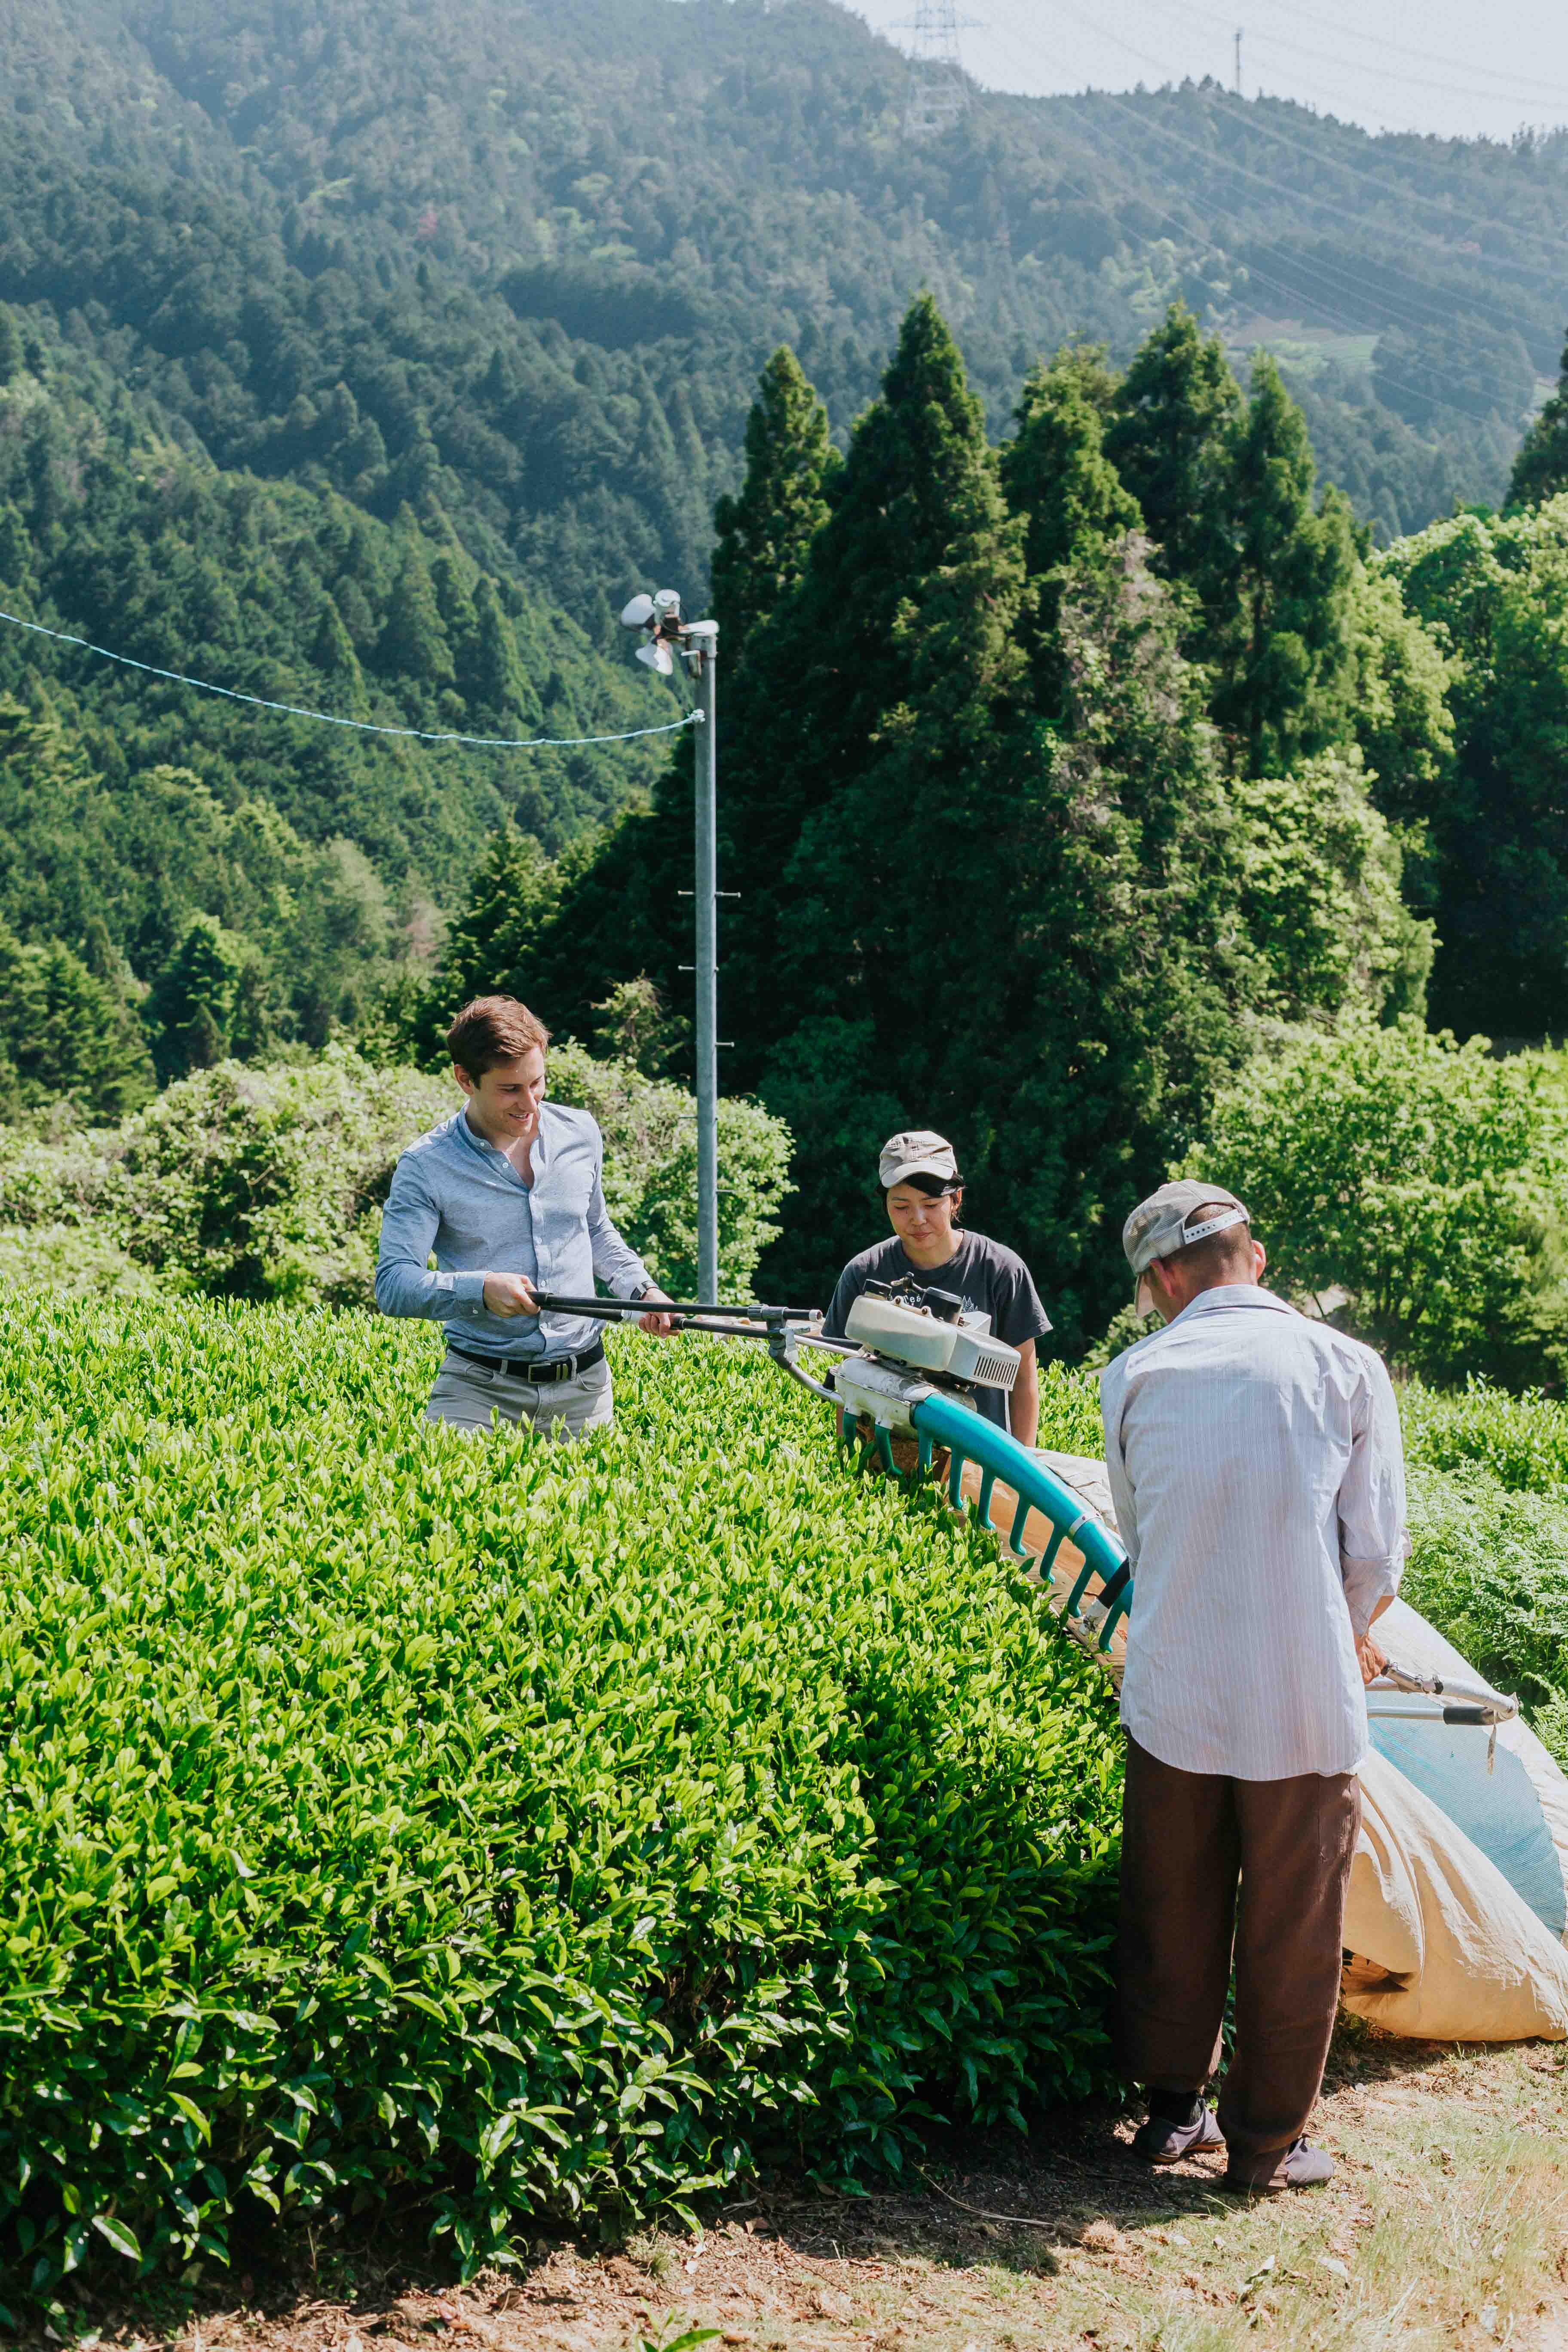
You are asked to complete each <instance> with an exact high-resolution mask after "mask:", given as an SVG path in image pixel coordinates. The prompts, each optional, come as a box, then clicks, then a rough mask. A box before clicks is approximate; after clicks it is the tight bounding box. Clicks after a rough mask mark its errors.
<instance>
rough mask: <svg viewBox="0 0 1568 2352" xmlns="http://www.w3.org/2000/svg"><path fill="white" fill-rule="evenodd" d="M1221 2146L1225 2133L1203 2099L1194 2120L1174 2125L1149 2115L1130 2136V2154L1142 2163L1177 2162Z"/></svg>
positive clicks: (1161, 2118)
mask: <svg viewBox="0 0 1568 2352" xmlns="http://www.w3.org/2000/svg"><path fill="white" fill-rule="evenodd" d="M1224 2146H1225V2134H1224V2133H1223V2132H1222V2131H1221V2129H1220V2127H1219V2126H1218V2124H1217V2123H1216V2122H1215V2112H1214V2109H1213V2108H1212V2107H1211V2106H1209V2105H1207V2104H1206V2102H1205V2105H1203V2106H1201V2107H1200V2108H1199V2110H1198V2113H1197V2117H1196V2119H1195V2121H1194V2122H1193V2123H1190V2124H1173V2123H1171V2122H1169V2121H1168V2120H1167V2119H1166V2117H1165V2116H1150V2118H1149V2120H1148V2122H1147V2123H1146V2124H1140V2125H1139V2126H1138V2128H1137V2130H1136V2131H1135V2132H1134V2133H1133V2135H1132V2153H1133V2155H1134V2156H1141V2157H1142V2159H1143V2161H1144V2163H1145V2164H1180V2162H1181V2160H1182V2158H1183V2157H1184V2156H1200V2155H1201V2154H1202V2153H1203V2151H1204V2150H1205V2148H1210V2147H1224Z"/></svg>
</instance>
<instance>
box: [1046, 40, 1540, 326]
mask: <svg viewBox="0 0 1568 2352" xmlns="http://www.w3.org/2000/svg"><path fill="white" fill-rule="evenodd" d="M1184 5H1186V6H1188V8H1189V9H1193V12H1194V13H1195V14H1196V15H1198V16H1210V11H1209V10H1207V9H1205V8H1201V7H1198V8H1195V9H1194V0H1184ZM1064 13H1065V14H1067V15H1068V16H1073V18H1074V21H1075V22H1076V23H1078V24H1079V25H1080V26H1083V28H1084V29H1085V31H1089V32H1093V33H1095V34H1096V35H1098V36H1099V37H1100V38H1102V39H1104V40H1108V41H1110V43H1111V45H1112V46H1113V47H1116V48H1119V49H1121V51H1122V52H1123V53H1124V55H1126V56H1127V57H1130V58H1136V59H1137V61H1138V63H1139V64H1140V65H1144V66H1151V67H1152V68H1153V70H1154V71H1155V72H1156V73H1158V74H1163V75H1164V76H1165V77H1166V79H1167V81H1171V80H1173V79H1174V77H1173V76H1172V74H1171V72H1170V68H1168V67H1167V66H1166V65H1164V64H1163V62H1162V61H1161V59H1160V58H1156V57H1153V56H1152V55H1151V54H1150V52H1149V51H1148V50H1147V49H1141V48H1139V47H1136V45H1135V44H1134V43H1133V42H1131V41H1124V40H1123V39H1122V38H1121V35H1120V34H1119V33H1112V32H1110V31H1108V30H1106V29H1105V28H1104V27H1103V26H1098V25H1094V24H1093V23H1091V21H1090V19H1089V18H1088V17H1086V16H1079V15H1078V13H1077V11H1076V10H1073V9H1070V8H1068V9H1067V10H1065V12H1064ZM1211 21H1212V22H1214V23H1215V24H1218V23H1220V22H1221V21H1222V19H1220V18H1219V17H1217V16H1215V17H1211ZM1194 93H1195V94H1196V95H1198V96H1199V97H1200V99H1203V102H1204V103H1205V106H1206V104H1207V100H1206V99H1204V98H1203V93H1202V92H1201V90H1197V89H1196V86H1195V85H1194ZM1098 95H1100V96H1104V97H1109V96H1110V92H1109V91H1103V92H1100V93H1098ZM1249 127H1258V128H1261V127H1262V126H1261V125H1257V124H1256V123H1255V124H1253V125H1250V126H1249ZM1168 135H1173V134H1168ZM1270 135H1272V136H1273V137H1275V138H1277V139H1279V140H1280V141H1281V142H1282V143H1284V144H1286V145H1292V144H1293V145H1296V146H1300V144H1301V142H1300V141H1299V140H1297V141H1294V142H1292V141H1287V140H1285V138H1284V134H1283V132H1279V131H1274V132H1272V133H1271V134H1270ZM1194 152H1196V153H1198V154H1200V155H1202V154H1204V152H1205V151H1204V150H1203V149H1202V148H1197V149H1195V151H1194ZM1302 152H1305V153H1308V154H1310V155H1311V157H1312V160H1313V161H1314V162H1316V163H1323V162H1324V161H1325V160H1327V161H1329V162H1331V163H1332V164H1333V167H1334V168H1335V169H1336V170H1339V171H1343V172H1350V173H1354V174H1355V176H1356V177H1357V178H1358V179H1364V180H1367V181H1368V182H1370V183H1371V184H1372V185H1373V186H1374V187H1376V188H1379V189H1380V190H1381V191H1382V193H1383V194H1384V195H1385V196H1397V195H1399V194H1402V193H1403V192H1402V191H1400V190H1397V189H1394V188H1390V187H1389V185H1388V184H1387V182H1386V181H1384V180H1383V179H1381V178H1380V177H1379V175H1378V174H1377V173H1374V172H1363V170H1362V169H1361V167H1360V166H1359V165H1358V164H1354V163H1342V162H1341V161H1340V160H1339V159H1338V158H1337V157H1327V158H1325V156H1323V155H1321V154H1319V153H1318V152H1316V151H1315V150H1312V149H1303V151H1302ZM1207 160H1209V161H1210V162H1218V161H1220V160H1221V159H1220V158H1218V157H1209V158H1208V159H1207ZM1227 168H1229V169H1230V170H1232V171H1237V172H1244V173H1247V177H1248V178H1249V179H1254V180H1257V181H1258V184H1259V185H1260V186H1263V187H1267V188H1272V189H1273V191H1274V193H1275V194H1276V195H1282V196H1288V197H1289V198H1290V199H1291V200H1292V201H1293V202H1295V203H1303V202H1304V203H1307V204H1316V205H1320V207H1321V208H1322V209H1330V210H1331V209H1332V207H1331V206H1330V207H1323V206H1322V205H1321V198H1318V197H1314V196H1310V195H1307V194H1306V193H1305V191H1304V190H1301V189H1298V188H1288V187H1285V186H1284V185H1283V184H1281V183H1280V182H1279V181H1277V180H1269V179H1268V178H1266V177H1264V175H1263V174H1261V173H1256V172H1250V171H1248V170H1247V165H1245V164H1242V163H1232V164H1229V165H1228V167H1227ZM1405 201H1406V202H1409V201H1411V199H1410V198H1409V197H1408V196H1406V198H1405ZM1414 201H1415V203H1416V204H1418V205H1424V206H1426V207H1428V208H1435V207H1436V199H1435V198H1432V197H1428V196H1417V197H1415V199H1414ZM1447 216H1448V217H1449V218H1450V219H1452V218H1453V217H1454V215H1453V214H1452V213H1451V212H1450V213H1448V215H1447ZM1464 226H1469V223H1468V222H1467V223H1465V224H1464ZM1481 226H1485V227H1489V228H1500V229H1503V230H1504V231H1505V232H1506V233H1507V234H1508V235H1509V236H1516V237H1522V238H1524V239H1526V240H1527V241H1528V242H1529V243H1531V244H1532V245H1539V246H1541V247H1543V248H1544V249H1545V250H1547V251H1548V252H1551V253H1552V254H1553V255H1555V256H1557V257H1558V259H1557V268H1555V269H1552V270H1550V271H1548V270H1543V269H1535V268H1531V265H1530V264H1528V263H1524V262H1521V263H1516V264H1515V267H1516V268H1521V269H1525V270H1527V271H1528V273H1529V275H1530V276H1531V277H1532V278H1543V279H1545V280H1546V281H1547V282H1548V283H1550V284H1560V283H1561V282H1562V273H1563V244H1562V242H1561V241H1560V240H1554V239H1552V238H1551V237H1549V236H1542V234H1541V233H1540V232H1539V231H1537V230H1534V229H1527V228H1514V227H1512V226H1510V224H1509V223H1508V222H1506V221H1487V222H1484V223H1482V224H1481ZM1387 233H1388V234H1389V235H1390V236H1403V237H1404V238H1405V241H1406V242H1407V243H1414V244H1419V245H1425V246H1426V247H1429V248H1430V249H1431V250H1432V251H1434V252H1437V253H1442V254H1444V255H1448V254H1449V253H1450V252H1451V248H1450V247H1448V246H1446V245H1445V244H1444V243H1443V241H1442V239H1441V238H1440V237H1434V236H1424V235H1423V234H1422V232H1421V231H1419V230H1414V231H1412V230H1399V229H1389V230H1388V231H1387Z"/></svg>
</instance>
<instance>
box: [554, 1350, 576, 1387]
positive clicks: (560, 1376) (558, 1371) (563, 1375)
mask: <svg viewBox="0 0 1568 2352" xmlns="http://www.w3.org/2000/svg"><path fill="white" fill-rule="evenodd" d="M576 1366H577V1359H576V1358H575V1356H563V1357H562V1358H561V1360H560V1361H559V1362H558V1363H554V1364H552V1365H551V1367H550V1380H551V1384H552V1386H554V1385H556V1384H557V1383H558V1382H560V1381H569V1380H570V1379H571V1377H572V1375H573V1373H574V1370H576Z"/></svg>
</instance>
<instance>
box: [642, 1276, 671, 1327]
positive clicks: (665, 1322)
mask: <svg viewBox="0 0 1568 2352" xmlns="http://www.w3.org/2000/svg"><path fill="white" fill-rule="evenodd" d="M642 1296H643V1297H644V1298H645V1299H663V1301H664V1303H665V1305H666V1306H667V1307H668V1304H669V1293H668V1291H667V1290H658V1289H655V1288H654V1287H653V1286H652V1285H651V1284H650V1285H649V1286H648V1288H647V1290H645V1291H644V1292H643V1294H642ZM674 1328H675V1326H674V1324H673V1323H672V1322H671V1321H670V1319H669V1318H668V1315H661V1314H660V1313H659V1312H658V1307H649V1309H648V1312H647V1314H646V1315H639V1316H638V1317H637V1329H638V1330H639V1331H647V1332H650V1333H651V1334H652V1336H653V1337H654V1338H655V1339H668V1337H669V1335H670V1333H671V1332H672V1331H673V1330H674Z"/></svg>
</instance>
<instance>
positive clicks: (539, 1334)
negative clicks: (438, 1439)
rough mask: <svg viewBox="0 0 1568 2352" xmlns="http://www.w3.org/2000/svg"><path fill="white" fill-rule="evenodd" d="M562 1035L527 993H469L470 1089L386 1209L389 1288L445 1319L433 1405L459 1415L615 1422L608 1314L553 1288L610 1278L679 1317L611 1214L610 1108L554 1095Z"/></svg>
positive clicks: (464, 1066)
mask: <svg viewBox="0 0 1568 2352" xmlns="http://www.w3.org/2000/svg"><path fill="white" fill-rule="evenodd" d="M549 1043H550V1037H549V1032H548V1031H547V1030H546V1029H545V1027H544V1025H543V1024H542V1022H541V1021H540V1020H539V1019H538V1018H537V1017H536V1016H535V1015H534V1014H533V1013H531V1012H530V1011H529V1009H528V1007H527V1006H526V1005H525V1004H520V1003H518V1001H517V999H516V998H515V997H511V996H479V997H476V998H475V999H474V1001H473V1002H472V1003H469V1004H466V1005H465V1006H464V1007H463V1010H462V1011H461V1012H460V1013H458V1017H457V1019H456V1020H455V1021H454V1022H453V1024H452V1026H451V1028H450V1030H449V1031H448V1032H447V1051H448V1053H449V1054H450V1055H451V1057H452V1075H453V1076H454V1077H455V1078H456V1080H457V1082H458V1086H459V1087H461V1088H462V1091H463V1093H464V1095H465V1096H466V1097H467V1101H466V1103H465V1105H464V1107H463V1108H462V1109H461V1110H460V1111H458V1112H457V1113H455V1115H454V1116H453V1117H452V1118H449V1119H447V1121H446V1123H445V1125H444V1126H441V1127H438V1128H436V1129H433V1131H432V1132H431V1133H430V1134H429V1135H426V1136H423V1137H422V1138H421V1139H420V1140H419V1141H418V1142H417V1143H416V1144H414V1145H412V1146H411V1147H410V1149H409V1150H406V1151H405V1153H404V1154H403V1156H402V1158H401V1159H400V1160H399V1161H398V1163H397V1167H396V1169H395V1171H394V1174H393V1179H392V1189H391V1191H390V1192H389V1193H388V1194H387V1200H386V1207H385V1210H384V1213H383V1215H382V1221H381V1255H380V1258H379V1261H378V1263H377V1265H376V1270H375V1297H376V1303H377V1305H378V1306H379V1307H380V1308H381V1310H382V1312H383V1314H384V1315H417V1316H423V1317H426V1318H428V1319H429V1320H430V1321H432V1322H437V1323H439V1324H441V1325H442V1326H443V1328H445V1331H446V1334H447V1354H446V1357H445V1359H444V1360H443V1362H442V1365H441V1369H440V1370H439V1372H438V1373H437V1378H436V1385H435V1388H434V1389H433V1390H432V1391H431V1394H430V1402H429V1404H428V1406H427V1407H426V1416H425V1417H426V1420H427V1421H441V1422H446V1423H449V1424H450V1425H451V1426H452V1427H453V1428H457V1429H463V1430H468V1431H478V1430H485V1429H489V1427H490V1426H491V1425H492V1423H493V1422H494V1420H495V1418H496V1417H497V1416H498V1415H499V1416H500V1419H501V1420H503V1421H510V1422H513V1423H527V1424H528V1425H529V1426H531V1427H535V1428H540V1429H545V1430H548V1431H550V1432H551V1433H552V1434H553V1435H556V1436H566V1437H579V1436H582V1435H583V1434H584V1433H585V1432H586V1431H588V1430H590V1429H602V1428H605V1427H607V1426H608V1424H609V1422H610V1420H611V1418H612V1416H613V1413H614V1409H615V1399H614V1392H613V1391H612V1388H611V1384H610V1368H609V1366H608V1364H607V1363H606V1362H605V1343H604V1340H603V1339H602V1338H601V1337H600V1329H599V1326H598V1325H597V1324H596V1323H594V1322H590V1321H588V1320H586V1319H585V1318H581V1317H577V1316H566V1315H552V1314H541V1313H540V1311H539V1306H538V1300H537V1297H536V1294H537V1293H538V1292H541V1291H542V1292H544V1293H545V1294H546V1295H548V1294H549V1293H551V1292H555V1293H557V1294H558V1295H562V1296H564V1297H575V1298H590V1297H593V1296H594V1283H595V1277H597V1279H598V1280H599V1281H601V1282H603V1283H604V1284H605V1286H606V1288H607V1289H609V1290H610V1291H612V1292H613V1293H614V1295H615V1296H616V1297H618V1298H639V1299H640V1298H646V1299H647V1300H648V1301H649V1311H648V1313H647V1314H646V1315H645V1316H644V1317H643V1318H641V1320H642V1328H643V1329H644V1330H645V1331H652V1332H656V1333H658V1335H659V1336H660V1337H664V1336H666V1335H667V1334H668V1332H669V1330H670V1328H671V1324H670V1318H669V1317H668V1315H663V1314H660V1313H659V1312H658V1305H659V1303H660V1302H663V1303H665V1304H668V1301H666V1300H665V1295H664V1293H663V1291H662V1290H660V1289H658V1287H657V1286H656V1285H655V1283H654V1282H653V1280H652V1277H651V1276H649V1274H648V1271H647V1267H646V1266H645V1265H643V1263H642V1260H641V1259H640V1258H639V1257H638V1256H637V1253H636V1251H635V1250H633V1249H631V1248H629V1247H628V1246H627V1244H626V1242H625V1241H623V1239H622V1238H621V1235H620V1234H618V1233H617V1232H616V1228H615V1226H614V1225H613V1224H612V1223H611V1222H610V1217H609V1213H608V1211H607V1210H606V1209H605V1192H604V1184H603V1181H602V1172H601V1171H602V1167H603V1160H604V1141H603V1138H602V1137H601V1136H600V1133H599V1129H598V1126H597V1123H596V1121H595V1119H594V1118H591V1117H590V1115H589V1113H588V1112H587V1111H585V1110H574V1109H572V1108H568V1107H567V1106H566V1105H565V1104H563V1103H552V1102H549V1101H547V1100H546V1099H545V1094H544V1077H545V1053H546V1049H547V1047H548V1045H549ZM432 1252H434V1254H435V1258H436V1271H435V1273H433V1274H432V1273H431V1272H430V1271H429V1259H430V1256H431V1254H432Z"/></svg>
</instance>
